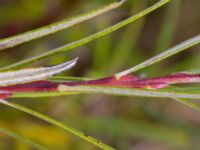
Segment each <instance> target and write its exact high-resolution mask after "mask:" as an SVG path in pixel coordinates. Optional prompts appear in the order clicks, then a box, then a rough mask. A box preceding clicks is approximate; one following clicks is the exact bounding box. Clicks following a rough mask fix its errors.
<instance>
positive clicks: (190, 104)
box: [174, 98, 200, 112]
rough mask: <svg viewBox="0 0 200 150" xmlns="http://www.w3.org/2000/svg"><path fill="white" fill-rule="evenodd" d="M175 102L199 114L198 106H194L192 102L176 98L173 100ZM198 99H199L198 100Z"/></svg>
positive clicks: (199, 107)
mask: <svg viewBox="0 0 200 150" xmlns="http://www.w3.org/2000/svg"><path fill="white" fill-rule="evenodd" d="M174 99H175V100H176V101H178V102H180V103H182V104H184V105H186V106H189V107H191V108H192V109H194V110H197V111H199V112H200V105H198V104H195V103H194V102H191V101H190V100H187V99H178V98H174ZM199 99H200V98H199Z"/></svg>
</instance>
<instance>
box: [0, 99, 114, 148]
mask: <svg viewBox="0 0 200 150" xmlns="http://www.w3.org/2000/svg"><path fill="white" fill-rule="evenodd" d="M0 103H2V104H4V105H7V106H10V107H12V108H15V109H18V110H21V111H23V112H25V113H28V114H30V115H32V116H35V117H37V118H40V119H42V120H44V121H47V122H48V123H50V124H53V125H55V126H57V127H60V128H62V129H64V130H66V131H68V132H70V133H72V134H74V135H76V136H77V137H79V138H81V139H83V140H85V141H88V142H89V143H92V144H94V145H96V146H97V147H99V148H101V149H105V150H114V148H112V147H110V146H108V145H106V144H104V143H102V142H101V141H99V140H96V139H95V138H93V137H91V136H88V135H87V134H85V133H83V132H81V131H79V130H76V129H74V128H72V127H71V126H69V125H66V124H63V123H61V122H59V121H56V120H54V119H52V118H50V117H48V116H46V115H43V114H41V113H39V112H36V111H34V110H32V109H29V108H26V107H23V106H21V105H18V104H15V103H11V102H8V101H5V100H0Z"/></svg>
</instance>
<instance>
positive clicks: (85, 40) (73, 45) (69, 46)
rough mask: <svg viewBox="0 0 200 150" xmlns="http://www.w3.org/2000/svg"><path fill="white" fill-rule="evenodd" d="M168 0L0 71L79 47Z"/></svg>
mask: <svg viewBox="0 0 200 150" xmlns="http://www.w3.org/2000/svg"><path fill="white" fill-rule="evenodd" d="M169 1H170V0H160V1H159V2H157V3H156V4H154V5H153V6H151V7H149V8H147V9H145V10H144V11H142V12H140V13H138V14H136V15H134V16H132V17H129V18H128V19H126V20H124V21H122V22H120V23H118V24H115V25H113V26H111V27H108V28H106V29H104V30H102V31H99V32H97V33H95V34H93V35H90V36H88V37H86V38H83V39H81V40H78V41H75V42H73V43H70V44H67V45H64V46H62V47H59V48H56V49H54V50H52V51H49V52H46V53H43V54H41V55H38V56H35V57H31V58H29V59H25V60H23V61H20V62H18V63H15V64H12V65H9V66H6V67H3V68H1V69H0V71H3V70H9V69H13V68H17V67H21V66H24V65H27V64H30V63H33V62H36V61H39V60H41V59H45V58H47V57H50V56H53V55H56V54H59V53H63V52H66V51H69V50H71V49H73V48H76V47H79V46H81V45H84V44H86V43H89V42H90V41H93V40H95V39H98V38H100V37H102V36H104V35H107V34H109V33H112V32H114V31H116V30H118V29H120V28H122V27H124V26H126V25H128V24H130V23H132V22H134V21H136V20H138V19H140V18H142V17H143V16H145V15H147V14H149V13H150V12H153V11H154V10H156V9H158V8H160V7H161V6H163V5H165V4H166V3H168V2H169Z"/></svg>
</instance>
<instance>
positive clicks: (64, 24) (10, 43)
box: [0, 1, 124, 50]
mask: <svg viewBox="0 0 200 150" xmlns="http://www.w3.org/2000/svg"><path fill="white" fill-rule="evenodd" d="M123 2H124V1H119V2H115V3H112V4H109V5H107V6H105V7H102V8H99V9H96V10H93V11H91V12H89V13H86V14H82V15H79V16H77V17H74V18H71V19H66V20H62V21H60V22H57V23H53V24H51V25H48V26H44V27H41V28H38V29H35V30H32V31H28V32H25V33H22V34H19V35H15V36H12V37H8V38H5V39H1V40H0V50H4V49H6V48H10V47H14V46H17V45H19V44H22V43H25V42H28V41H31V40H34V39H38V38H40V37H44V36H46V35H49V34H52V33H55V32H58V31H61V30H63V29H66V28H69V27H71V26H73V25H75V24H78V23H81V22H83V21H85V20H88V19H91V18H94V17H96V16H98V15H100V14H103V13H105V12H107V11H110V10H112V9H115V8H117V7H119V6H121V4H123Z"/></svg>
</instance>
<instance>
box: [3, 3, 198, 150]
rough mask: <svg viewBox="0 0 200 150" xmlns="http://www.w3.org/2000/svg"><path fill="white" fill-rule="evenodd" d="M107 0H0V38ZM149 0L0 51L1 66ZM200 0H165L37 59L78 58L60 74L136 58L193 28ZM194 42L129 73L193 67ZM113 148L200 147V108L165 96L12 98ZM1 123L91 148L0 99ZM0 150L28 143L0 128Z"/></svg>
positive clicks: (55, 143)
mask: <svg viewBox="0 0 200 150" xmlns="http://www.w3.org/2000/svg"><path fill="white" fill-rule="evenodd" d="M109 2H113V1H112V0H106V1H99V0H87V1H81V0H56V1H55V0H34V1H33V0H0V38H5V37H8V36H11V35H15V34H18V33H22V32H24V31H28V30H31V29H35V28H37V27H41V26H43V25H47V24H50V23H53V22H56V21H59V20H61V19H64V18H69V17H71V16H74V15H77V14H80V13H83V12H87V11H90V10H92V9H94V8H98V7H100V6H103V5H106V4H108V3H109ZM155 2H157V1H156V0H128V2H127V3H126V4H125V5H123V6H122V7H121V8H118V9H116V10H114V11H111V12H109V13H106V14H104V15H101V16H99V17H96V18H95V19H92V20H88V21H87V22H84V23H81V24H79V25H76V26H74V27H71V28H69V29H67V30H64V31H61V32H58V33H56V34H53V35H50V36H47V37H44V38H41V39H38V40H34V41H32V42H29V43H27V44H22V45H20V46H17V47H15V48H11V49H8V50H6V51H3V52H0V66H1V67H4V66H6V65H9V64H12V63H15V62H17V61H20V60H23V59H25V58H29V57H31V56H35V55H38V54H41V53H44V52H47V51H50V50H51V49H54V48H56V47H59V46H62V45H64V44H67V43H70V42H72V41H75V40H78V39H80V38H83V37H86V36H88V35H90V34H92V33H95V32H97V31H99V30H101V29H104V28H106V27H108V26H110V25H112V24H115V23H117V22H119V21H121V20H123V19H125V18H127V17H129V16H131V15H133V14H136V13H137V12H140V11H141V10H144V9H145V8H146V7H148V6H150V5H152V4H154V3H155ZM199 8H200V1H199V0H172V1H171V2H170V3H169V4H167V5H166V6H165V7H162V8H161V9H159V10H157V11H155V12H153V13H151V14H150V15H148V16H147V17H144V18H142V19H140V20H139V21H137V22H135V23H132V24H131V25H129V26H126V27H124V28H122V29H120V30H118V31H117V32H114V33H112V34H110V35H107V36H105V37H103V38H100V39H98V40H95V41H93V42H91V43H89V44H86V45H84V46H81V47H79V48H76V49H74V50H73V51H70V52H67V53H64V54H60V55H56V56H53V57H50V58H48V59H46V60H43V61H39V62H37V63H35V64H33V66H45V65H52V64H57V63H60V62H63V61H66V60H67V59H70V58H73V57H77V56H79V58H80V60H79V62H78V64H77V66H76V67H75V68H74V69H72V70H71V71H68V72H66V73H63V74H62V75H65V76H67V75H70V76H78V77H91V78H99V77H103V76H108V75H111V74H113V73H116V72H119V71H121V70H124V69H127V68H128V67H131V66H133V65H135V64H138V63H140V62H142V61H144V60H146V59H148V58H150V57H152V56H154V55H155V54H158V53H160V52H162V51H165V50H166V49H167V48H169V47H171V46H173V45H175V44H178V43H180V42H181V41H184V40H186V39H188V38H190V37H192V36H195V35H197V34H199V33H200V9H199ZM199 49H200V46H196V47H193V48H191V49H190V50H188V51H186V52H182V53H181V54H179V55H176V56H173V57H171V58H170V59H167V60H165V61H163V62H161V63H159V64H156V65H153V66H152V67H148V68H145V69H143V70H141V71H139V72H137V73H136V74H137V75H138V76H141V77H153V76H160V75H164V74H169V73H172V72H180V71H183V70H190V69H194V68H196V69H200V68H199V64H200V60H199V58H200V51H199ZM12 101H15V102H17V103H19V104H22V105H24V106H27V107H30V108H32V109H34V110H37V111H39V112H42V113H44V114H46V115H48V116H51V117H53V118H56V119H57V120H60V121H61V122H64V123H67V124H70V125H71V126H73V127H74V128H76V129H80V130H81V131H84V132H85V133H87V134H89V135H91V136H93V137H96V138H97V139H100V140H101V141H103V142H105V143H107V144H109V145H110V146H113V147H115V148H117V149H122V150H126V149H130V150H132V149H136V150H146V149H148V150H179V149H180V150H187V149H191V148H192V149H193V150H198V149H200V142H199V141H200V113H199V112H196V111H194V110H192V109H191V108H189V107H187V106H184V105H182V104H180V103H177V102H175V101H172V100H171V99H158V98H157V99H153V98H148V99H147V98H138V97H119V96H106V95H78V96H64V97H55V98H41V99H39V98H37V99H12ZM0 107H1V108H0V125H1V126H3V127H5V128H8V129H10V130H12V131H15V132H16V133H18V134H20V135H23V136H25V137H29V138H30V139H33V140H34V141H37V142H39V143H41V144H44V145H47V146H49V147H50V148H52V149H55V150H65V149H73V150H82V149H87V150H93V149H97V148H95V147H94V146H93V145H91V144H88V143H87V142H85V141H83V140H80V139H79V138H77V137H75V136H73V135H71V134H68V133H65V132H64V131H63V130H62V129H59V128H57V127H54V126H53V125H50V124H48V123H46V122H44V121H41V120H39V119H37V118H34V117H31V116H29V115H27V114H24V113H22V112H19V111H16V110H13V109H11V108H8V107H6V106H2V105H1V106H0ZM0 149H1V150H30V149H32V148H31V147H30V146H28V145H26V144H24V143H22V142H20V141H18V140H15V139H13V138H11V137H9V136H7V135H4V134H1V133H0Z"/></svg>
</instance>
